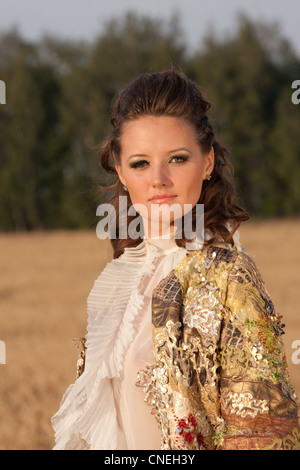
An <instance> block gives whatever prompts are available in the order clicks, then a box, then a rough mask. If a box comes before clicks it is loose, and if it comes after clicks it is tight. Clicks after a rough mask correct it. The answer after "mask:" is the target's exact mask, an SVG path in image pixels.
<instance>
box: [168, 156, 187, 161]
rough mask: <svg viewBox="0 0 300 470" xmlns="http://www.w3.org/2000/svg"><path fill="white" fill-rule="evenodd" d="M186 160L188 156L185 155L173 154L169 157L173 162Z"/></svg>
mask: <svg viewBox="0 0 300 470" xmlns="http://www.w3.org/2000/svg"><path fill="white" fill-rule="evenodd" d="M187 160H188V157H187V156H186V155H173V157H172V158H171V161H175V163H182V162H186V161H187Z"/></svg>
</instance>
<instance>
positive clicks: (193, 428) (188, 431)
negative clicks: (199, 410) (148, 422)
mask: <svg viewBox="0 0 300 470" xmlns="http://www.w3.org/2000/svg"><path fill="white" fill-rule="evenodd" d="M172 413H173V417H174V420H175V422H176V423H177V427H176V429H175V435H176V437H175V443H176V448H177V449H186V448H187V446H189V445H191V448H193V449H200V448H201V447H202V448H204V449H207V445H206V443H205V440H204V437H203V436H202V434H201V433H200V432H199V431H198V429H197V422H196V419H195V417H194V415H193V414H192V413H190V414H189V415H188V417H187V418H178V416H177V415H176V414H175V411H174V409H172Z"/></svg>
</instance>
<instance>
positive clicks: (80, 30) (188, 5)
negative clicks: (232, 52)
mask: <svg viewBox="0 0 300 470" xmlns="http://www.w3.org/2000/svg"><path fill="white" fill-rule="evenodd" d="M128 10H132V11H135V12H137V13H141V14H146V15H149V16H152V17H154V18H162V19H168V18H170V16H171V14H172V12H174V11H175V10H176V11H177V12H178V13H179V15H180V21H181V26H182V28H183V31H184V34H185V40H186V43H187V44H188V45H190V46H191V47H195V46H196V45H197V44H199V43H200V41H201V38H202V37H203V35H204V34H205V33H206V32H207V31H208V30H211V29H213V30H214V31H215V32H216V33H219V34H220V35H222V34H224V33H230V32H234V30H235V27H236V18H237V13H238V12H245V13H247V15H248V16H249V17H250V18H252V19H253V20H263V21H267V22H277V23H278V24H279V26H280V31H281V34H282V35H283V36H285V37H286V38H287V39H289V40H290V42H291V43H292V44H293V46H294V49H295V50H296V51H297V52H298V54H299V55H300V25H299V17H300V0H284V1H283V0H184V1H182V0H181V1H179V0H110V1H107V0H85V1H83V2H82V1H79V0H51V1H50V0H47V1H46V0H25V1H24V0H0V31H5V30H7V29H8V28H10V27H11V26H13V25H14V26H17V27H18V28H19V30H20V32H21V34H22V35H23V36H24V37H25V38H28V39H33V40H37V39H38V38H39V37H40V36H41V34H42V33H43V32H50V33H52V34H55V35H58V36H60V37H64V38H71V39H72V38H76V39H78V38H83V39H88V40H92V39H93V38H94V37H95V35H96V34H99V33H101V30H102V27H103V24H104V23H105V22H106V21H107V20H108V19H110V18H111V17H116V16H120V15H122V14H123V13H124V12H126V11H128Z"/></svg>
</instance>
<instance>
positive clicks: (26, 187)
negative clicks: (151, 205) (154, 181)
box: [0, 13, 300, 231]
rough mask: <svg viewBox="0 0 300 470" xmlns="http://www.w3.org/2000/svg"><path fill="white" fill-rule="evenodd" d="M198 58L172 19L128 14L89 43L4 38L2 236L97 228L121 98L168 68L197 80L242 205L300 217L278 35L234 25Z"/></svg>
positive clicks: (298, 120)
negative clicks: (116, 102)
mask: <svg viewBox="0 0 300 470" xmlns="http://www.w3.org/2000/svg"><path fill="white" fill-rule="evenodd" d="M237 22H238V24H237V26H238V27H237V29H236V31H235V33H234V34H232V35H231V36H227V37H223V38H222V39H219V38H217V37H216V35H214V33H211V34H208V35H206V37H205V38H204V39H203V41H201V43H199V46H198V47H197V48H196V49H195V50H194V51H192V52H191V51H190V50H189V48H188V47H187V45H186V41H185V37H184V34H183V32H182V29H181V25H180V21H179V19H178V17H177V16H176V15H174V16H172V17H171V18H170V20H169V21H161V20H155V19H150V18H148V17H146V16H138V15H136V14H134V13H127V14H126V15H125V16H124V17H122V18H118V19H112V20H110V21H109V22H108V23H107V24H106V26H105V28H104V29H103V30H102V32H101V33H99V35H98V36H96V37H95V38H94V40H93V41H91V42H87V41H81V40H78V41H67V40H62V39H61V38H57V37H53V36H49V35H44V36H43V37H42V38H41V40H40V41H38V42H29V41H27V40H25V39H24V38H23V37H22V36H21V35H20V33H19V32H18V30H16V29H12V30H9V31H6V32H2V33H1V34H0V79H1V80H2V81H3V82H4V83H5V84H6V104H1V105H0V230H2V231H10V230H17V231H18V230H34V229H54V228H74V229H75V228H91V227H95V226H96V223H97V218H96V208H97V206H98V205H99V204H100V203H101V202H103V201H104V200H105V194H103V193H102V192H101V190H100V185H103V184H104V185H106V184H109V183H110V182H111V179H110V178H109V177H108V176H107V175H106V174H103V173H102V171H101V169H100V167H99V163H98V157H99V155H98V152H97V150H96V147H97V146H98V145H99V143H101V142H102V140H103V139H104V138H105V136H106V135H107V132H108V131H109V125H110V124H109V116H110V108H111V102H112V99H113V97H114V96H115V94H116V92H118V91H119V89H120V88H122V87H123V86H124V85H125V84H126V83H128V82H129V81H131V80H132V79H133V78H135V77H136V76H137V75H139V74H140V73H143V72H157V71H161V70H165V69H169V68H170V67H174V68H175V69H177V70H181V71H183V72H184V73H185V74H186V75H188V76H189V77H190V78H191V79H192V80H194V81H196V82H197V83H198V84H199V85H201V87H202V88H203V90H204V93H205V95H206V97H207V99H208V100H209V101H210V102H211V103H212V108H211V111H210V117H211V119H212V122H213V125H214V127H215V128H216V129H217V134H218V137H219V139H220V141H221V142H222V143H223V144H224V145H225V146H227V147H228V148H229V150H230V154H231V161H232V163H233V166H234V169H235V173H234V178H235V183H236V187H237V192H238V194H239V202H240V204H242V205H243V206H244V207H245V208H246V210H247V211H248V212H249V214H250V216H253V217H274V216H276V217H278V216H295V215H299V212H300V184H299V181H300V106H297V105H295V104H294V103H293V102H292V100H291V96H292V93H293V90H292V88H291V86H292V83H293V82H294V81H295V80H298V79H299V80H300V59H299V57H298V55H297V54H296V52H295V51H294V50H293V47H292V45H291V44H290V43H289V42H288V41H287V40H286V39H285V38H283V37H282V36H281V34H280V31H279V30H278V28H277V27H275V26H274V25H270V24H263V23H262V24H257V23H254V22H252V21H251V20H249V19H248V18H247V17H246V16H240V17H239V19H238V20H237Z"/></svg>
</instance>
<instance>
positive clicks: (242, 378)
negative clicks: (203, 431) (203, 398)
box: [215, 253, 300, 450]
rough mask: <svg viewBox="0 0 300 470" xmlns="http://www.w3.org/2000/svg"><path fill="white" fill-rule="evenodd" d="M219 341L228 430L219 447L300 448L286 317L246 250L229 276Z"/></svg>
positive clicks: (223, 413)
mask: <svg viewBox="0 0 300 470" xmlns="http://www.w3.org/2000/svg"><path fill="white" fill-rule="evenodd" d="M223 313H224V316H223V320H222V326H221V331H220V344H219V364H220V371H219V393H220V405H221V407H220V412H221V417H222V419H223V420H224V422H225V423H226V426H225V427H224V432H220V433H219V434H218V435H216V436H215V443H216V445H217V449H219V450H227V449H228V450H231V449H234V450H246V449H247V450H262V449H265V450H267V449H274V450H275V449H278V450H279V449H282V450H295V449H298V450H299V449H300V432H299V423H298V419H297V410H298V407H297V403H296V397H295V394H294V391H293V388H292V386H291V384H290V380H289V374H288V366H287V361H286V356H285V351H284V345H283V341H282V334H283V327H284V325H282V324H281V316H280V315H278V314H276V312H275V310H274V305H273V303H272V300H271V299H270V296H269V294H268V292H267V290H266V288H265V285H264V282H263V280H262V278H261V275H260V273H259V271H258V269H257V267H256V265H255V263H254V262H253V260H252V259H251V258H250V257H249V256H248V255H246V254H245V253H241V254H240V255H239V256H238V258H237V260H236V262H235V263H234V266H233V268H232V269H231V271H230V273H229V275H228V289H227V295H226V300H225V305H224V310H223Z"/></svg>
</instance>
